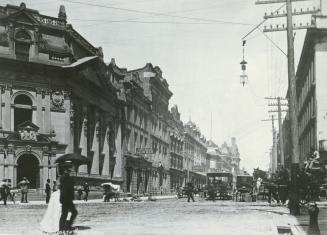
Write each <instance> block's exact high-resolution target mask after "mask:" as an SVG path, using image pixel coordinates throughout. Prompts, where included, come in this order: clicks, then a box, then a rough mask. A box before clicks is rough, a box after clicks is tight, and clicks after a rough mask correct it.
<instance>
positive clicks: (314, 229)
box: [307, 202, 320, 235]
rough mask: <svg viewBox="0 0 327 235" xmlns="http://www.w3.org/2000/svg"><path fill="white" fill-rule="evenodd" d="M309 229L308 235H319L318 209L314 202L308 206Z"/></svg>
mask: <svg viewBox="0 0 327 235" xmlns="http://www.w3.org/2000/svg"><path fill="white" fill-rule="evenodd" d="M308 212H309V228H308V233H307V234H308V235H320V229H319V225H318V214H319V208H318V207H317V204H316V203H315V202H312V203H310V204H309V209H308Z"/></svg>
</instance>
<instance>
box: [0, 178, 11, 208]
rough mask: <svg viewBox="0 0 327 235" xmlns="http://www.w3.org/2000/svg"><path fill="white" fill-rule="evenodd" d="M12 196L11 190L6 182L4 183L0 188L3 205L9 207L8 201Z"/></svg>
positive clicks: (0, 198)
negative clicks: (10, 195)
mask: <svg viewBox="0 0 327 235" xmlns="http://www.w3.org/2000/svg"><path fill="white" fill-rule="evenodd" d="M9 194H10V188H9V186H8V185H7V183H6V182H5V181H3V182H2V184H1V187H0V200H3V205H7V199H8V196H9Z"/></svg>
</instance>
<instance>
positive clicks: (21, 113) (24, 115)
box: [14, 94, 33, 130]
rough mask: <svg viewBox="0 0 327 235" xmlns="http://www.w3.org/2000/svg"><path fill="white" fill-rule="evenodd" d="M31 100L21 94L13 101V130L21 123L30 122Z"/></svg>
mask: <svg viewBox="0 0 327 235" xmlns="http://www.w3.org/2000/svg"><path fill="white" fill-rule="evenodd" d="M32 104H33V102H32V100H31V99H30V97H28V96H27V95H24V94H21V95H18V96H16V97H15V100H14V105H15V109H14V128H15V130H17V126H18V125H19V124H21V123H23V122H26V121H31V122H32V112H33V111H32Z"/></svg>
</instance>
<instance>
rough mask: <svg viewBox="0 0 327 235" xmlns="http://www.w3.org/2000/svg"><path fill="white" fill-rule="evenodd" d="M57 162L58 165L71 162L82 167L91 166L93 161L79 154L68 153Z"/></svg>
mask: <svg viewBox="0 0 327 235" xmlns="http://www.w3.org/2000/svg"><path fill="white" fill-rule="evenodd" d="M55 162H56V163H58V164H62V163H65V162H71V163H72V164H73V165H74V166H76V167H78V166H80V165H84V164H90V163H91V160H90V159H88V158H87V157H85V156H83V155H81V154H78V153H67V154H64V155H62V156H60V157H58V158H57V159H56V161H55Z"/></svg>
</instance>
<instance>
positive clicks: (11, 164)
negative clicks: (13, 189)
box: [7, 150, 16, 183]
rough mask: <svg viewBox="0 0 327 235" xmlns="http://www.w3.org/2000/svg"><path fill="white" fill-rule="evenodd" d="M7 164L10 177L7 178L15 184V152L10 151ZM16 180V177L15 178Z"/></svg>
mask: <svg viewBox="0 0 327 235" xmlns="http://www.w3.org/2000/svg"><path fill="white" fill-rule="evenodd" d="M7 164H8V175H7V178H8V179H11V182H12V183H13V182H14V166H15V162H14V151H13V150H8V153H7ZM15 178H16V177H15Z"/></svg>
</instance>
